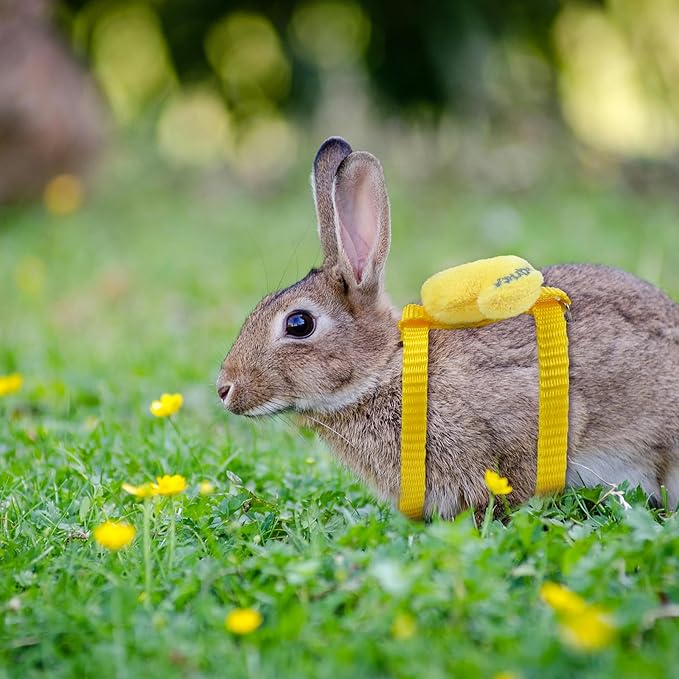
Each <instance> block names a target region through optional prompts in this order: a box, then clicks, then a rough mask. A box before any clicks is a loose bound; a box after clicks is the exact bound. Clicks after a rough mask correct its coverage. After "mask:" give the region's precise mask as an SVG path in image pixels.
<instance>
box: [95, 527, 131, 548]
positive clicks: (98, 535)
mask: <svg viewBox="0 0 679 679" xmlns="http://www.w3.org/2000/svg"><path fill="white" fill-rule="evenodd" d="M136 532H137V531H136V530H135V529H134V526H130V525H129V524H128V523H118V522H117V521H106V522H105V523H102V524H101V525H100V526H97V527H96V528H95V529H94V539H95V540H96V541H97V542H98V543H99V544H100V545H101V546H102V547H105V548H106V549H111V550H113V551H116V550H118V549H121V548H123V547H127V545H129V544H130V542H132V540H134V536H135V534H136Z"/></svg>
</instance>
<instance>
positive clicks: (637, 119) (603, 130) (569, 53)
mask: <svg viewBox="0 0 679 679" xmlns="http://www.w3.org/2000/svg"><path fill="white" fill-rule="evenodd" d="M635 6H636V7H637V8H638V4H636V5H635ZM670 7H671V10H670ZM644 8H645V10H646V12H644V13H640V12H638V9H637V11H635V12H633V15H632V16H633V18H634V21H629V19H630V18H631V17H630V16H628V11H629V10H630V9H631V7H630V5H629V3H625V2H617V3H611V5H610V11H608V12H607V11H605V10H600V9H596V8H590V7H584V6H578V5H572V6H568V7H566V9H565V10H564V11H563V12H562V14H561V16H560V17H559V19H558V21H557V23H556V25H555V30H554V37H555V44H556V48H557V50H558V52H559V55H560V59H561V63H562V70H561V72H560V76H559V84H560V92H561V105H562V109H563V112H564V116H565V118H566V120H567V121H568V123H569V124H570V125H571V126H572V128H573V130H574V131H575V132H576V134H578V136H580V137H581V138H582V139H583V140H584V141H586V142H587V143H588V144H590V145H591V146H593V147H595V148H598V149H601V150H605V151H613V152H618V153H623V154H632V155H660V156H662V155H666V154H669V153H671V152H672V150H673V149H674V148H675V147H676V145H677V142H678V141H679V125H678V124H677V119H676V116H675V114H674V112H673V110H672V107H671V106H670V105H668V100H667V98H666V96H661V97H658V96H654V94H653V91H652V89H651V88H649V87H648V83H649V82H653V81H654V80H656V78H654V77H653V76H652V74H651V71H652V70H653V68H654V66H653V61H658V62H660V61H663V60H664V59H665V50H662V47H661V43H655V35H656V33H658V34H659V35H662V34H664V33H665V28H662V29H661V30H658V28H659V27H660V26H663V25H664V23H665V20H667V21H669V25H674V26H675V28H676V30H675V31H674V35H675V36H676V35H677V30H679V13H678V10H679V8H677V6H676V3H675V4H674V5H673V6H671V5H670V4H669V3H667V2H665V1H664V0H648V2H645V3H644ZM642 17H643V18H642ZM659 17H663V20H662V21H661V20H659ZM643 33H645V35H646V39H645V41H644V42H648V40H649V34H650V35H652V36H654V37H653V39H652V40H651V42H654V43H655V49H656V51H657V53H656V55H655V58H652V55H651V54H650V53H649V52H648V51H646V50H645V49H643V48H642V49H641V50H639V49H637V50H635V45H636V47H637V48H640V47H642V45H641V44H640V39H641V37H642V34H643ZM664 42H665V43H666V44H669V45H671V48H670V49H669V50H667V52H668V53H670V54H672V55H673V56H672V59H671V61H673V62H674V63H675V64H676V63H677V62H678V60H679V55H678V52H677V51H678V50H679V47H678V46H677V45H676V39H675V40H674V41H672V40H670V41H667V40H665V41H664ZM640 52H641V53H640ZM658 52H662V53H658ZM656 75H657V74H656ZM668 75H669V76H670V77H671V78H673V81H674V82H673V83H672V86H673V87H674V89H676V86H677V85H679V78H677V76H678V75H679V69H677V70H675V71H674V72H673V73H668ZM667 84H670V83H667ZM669 89H670V90H671V89H672V87H670V88H669Z"/></svg>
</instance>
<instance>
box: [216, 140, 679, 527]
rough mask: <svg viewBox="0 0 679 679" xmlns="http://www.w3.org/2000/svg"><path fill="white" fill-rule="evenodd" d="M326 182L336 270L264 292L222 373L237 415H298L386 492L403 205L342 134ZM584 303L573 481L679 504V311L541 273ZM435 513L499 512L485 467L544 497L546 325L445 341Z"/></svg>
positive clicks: (431, 481)
mask: <svg viewBox="0 0 679 679" xmlns="http://www.w3.org/2000/svg"><path fill="white" fill-rule="evenodd" d="M312 184H313V190H314V197H315V203H316V213H317V216H318V230H319V235H320V239H321V244H322V247H323V252H324V256H325V258H324V261H323V265H322V266H321V267H320V268H319V269H313V270H312V271H311V272H310V273H309V274H308V275H307V276H305V277H304V278H303V279H302V280H301V281H299V282H298V283H295V284H294V285H292V286H290V287H289V288H287V289H285V290H281V291H279V292H275V293H272V294H271V295H269V296H267V297H265V298H264V299H263V300H262V301H261V302H260V303H259V304H258V306H257V307H256V308H255V310H254V311H253V312H252V313H251V314H250V316H249V317H248V318H247V320H246V321H245V323H244V324H243V328H242V329H241V331H240V335H239V336H238V338H237V339H236V342H235V343H234V345H233V347H232V348H231V351H230V352H229V354H228V356H227V357H226V359H225V360H224V362H223V363H222V367H221V370H220V372H219V376H218V379H217V390H218V393H219V396H220V398H221V399H222V401H223V403H224V406H225V407H226V408H227V409H228V410H230V411H231V412H233V413H236V414H239V415H246V416H254V415H268V414H274V413H279V412H283V411H293V412H295V413H298V414H299V416H300V419H301V421H302V422H303V423H304V424H306V425H308V426H310V427H312V428H314V429H315V430H317V432H318V433H319V435H320V436H321V437H322V438H324V439H325V440H326V441H327V442H328V443H329V445H330V447H331V448H332V450H333V451H334V452H335V453H336V454H337V455H338V456H339V458H340V459H341V460H342V461H343V462H344V463H345V464H346V465H347V466H348V467H350V468H351V469H352V470H353V471H354V472H355V473H356V474H357V475H358V476H359V477H360V478H361V479H363V480H364V481H366V482H367V483H369V484H371V485H372V486H374V488H375V489H376V490H377V492H378V494H379V495H380V497H382V498H391V499H392V500H396V499H397V498H398V495H399V485H400V481H399V478H400V461H399V460H400V418H401V413H400V409H401V358H402V350H401V346H400V343H399V341H400V337H399V331H398V328H397V322H398V319H399V315H400V314H399V311H398V310H397V309H395V308H394V307H393V306H392V304H391V303H390V301H389V298H388V297H387V295H386V294H385V292H384V289H383V281H384V265H385V262H386V259H387V254H388V252H389V241H390V220H389V201H388V198H387V192H386V188H385V183H384V176H383V174H382V168H381V166H380V163H379V161H378V160H377V159H376V158H375V157H374V156H372V155H370V154H369V153H365V152H352V150H351V147H350V146H349V145H348V144H347V142H345V141H344V140H343V139H339V138H331V139H328V140H327V141H326V142H325V143H324V144H323V145H322V146H321V148H320V149H319V151H318V153H317V155H316V159H315V161H314V166H313V173H312ZM543 274H544V277H545V284H546V285H550V286H557V287H560V288H562V289H563V290H565V291H566V292H567V293H568V295H570V297H571V298H572V300H573V304H572V307H571V312H572V319H571V321H570V323H569V326H568V334H569V340H570V348H569V352H570V375H571V387H570V418H569V419H570V431H569V437H568V471H567V483H568V484H569V485H571V486H583V485H596V484H599V483H618V482H620V481H623V480H627V481H629V482H630V483H631V484H632V485H633V486H635V485H637V484H638V485H641V486H642V487H643V488H644V490H645V491H646V492H647V493H649V494H651V495H653V496H655V497H656V498H658V497H659V496H660V486H661V485H664V486H666V488H667V489H668V492H669V497H670V501H671V502H672V503H673V504H676V503H677V502H678V501H679V306H677V304H675V303H674V302H673V301H671V300H670V299H669V298H668V297H666V296H665V295H664V294H663V293H662V292H660V291H659V290H657V289H656V288H654V287H653V286H651V285H650V284H648V283H645V282H643V281H641V280H639V279H637V278H635V277H634V276H632V275H630V274H627V273H624V272H622V271H617V270H615V269H610V268H605V267H600V266H591V265H567V266H553V267H548V268H546V269H544V270H543ZM429 371H430V372H429V392H428V393H429V413H428V435H427V462H426V476H427V481H426V503H425V515H427V516H430V515H431V514H432V513H434V512H437V513H438V514H440V515H441V516H443V517H445V518H452V517H453V516H455V515H456V514H457V513H458V512H460V511H462V510H464V509H466V508H469V507H471V508H475V509H478V508H480V507H483V506H485V504H486V503H487V501H488V491H487V490H486V488H485V485H484V471H485V470H486V469H487V468H490V469H496V470H499V471H500V473H501V474H503V475H505V476H507V477H508V478H509V481H510V483H511V484H512V486H513V487H514V492H513V493H512V495H511V496H510V498H511V499H513V501H515V502H519V501H523V500H525V499H526V498H528V497H530V496H531V495H532V494H533V493H534V490H535V474H536V445H537V410H538V403H537V400H538V373H537V352H536V343H535V333H534V328H533V319H532V318H530V317H529V316H520V317H517V318H513V319H510V320H508V321H504V322H501V323H496V324H493V325H490V326H487V327H484V328H478V329H470V330H437V331H432V332H431V338H430V366H429Z"/></svg>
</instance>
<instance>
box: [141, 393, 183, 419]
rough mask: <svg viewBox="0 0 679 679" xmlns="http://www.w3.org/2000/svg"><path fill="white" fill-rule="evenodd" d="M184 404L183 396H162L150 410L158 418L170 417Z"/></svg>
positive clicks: (154, 402) (152, 404)
mask: <svg viewBox="0 0 679 679" xmlns="http://www.w3.org/2000/svg"><path fill="white" fill-rule="evenodd" d="M183 403H184V397H183V396H182V395H181V394H162V395H161V397H160V398H159V399H158V400H157V401H153V403H151V407H150V408H149V410H150V411H151V414H152V415H155V416H156V417H168V416H169V415H174V414H175V413H176V412H177V411H178V410H179V409H180V408H181V407H182V404H183Z"/></svg>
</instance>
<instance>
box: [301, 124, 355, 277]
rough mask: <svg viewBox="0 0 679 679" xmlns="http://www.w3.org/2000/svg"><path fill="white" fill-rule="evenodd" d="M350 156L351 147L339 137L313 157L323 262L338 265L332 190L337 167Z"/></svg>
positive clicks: (322, 145)
mask: <svg viewBox="0 0 679 679" xmlns="http://www.w3.org/2000/svg"><path fill="white" fill-rule="evenodd" d="M350 153H351V146H349V144H348V143H347V142H346V141H344V139H342V138H341V137H330V139H326V140H325V141H324V142H323V143H322V144H321V147H320V148H319V149H318V152H317V153H316V157H315V158H314V166H313V170H312V172H311V185H312V187H313V191H314V202H315V204H316V216H317V218H318V235H319V237H320V239H321V247H322V248H323V254H324V255H325V261H326V262H328V263H330V264H334V263H335V262H336V261H337V236H336V235H335V207H334V205H333V202H332V187H333V182H334V181H335V174H336V173H337V168H338V167H339V165H340V163H341V162H342V161H343V160H344V159H345V158H346V157H347V156H348V155H349V154H350Z"/></svg>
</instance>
